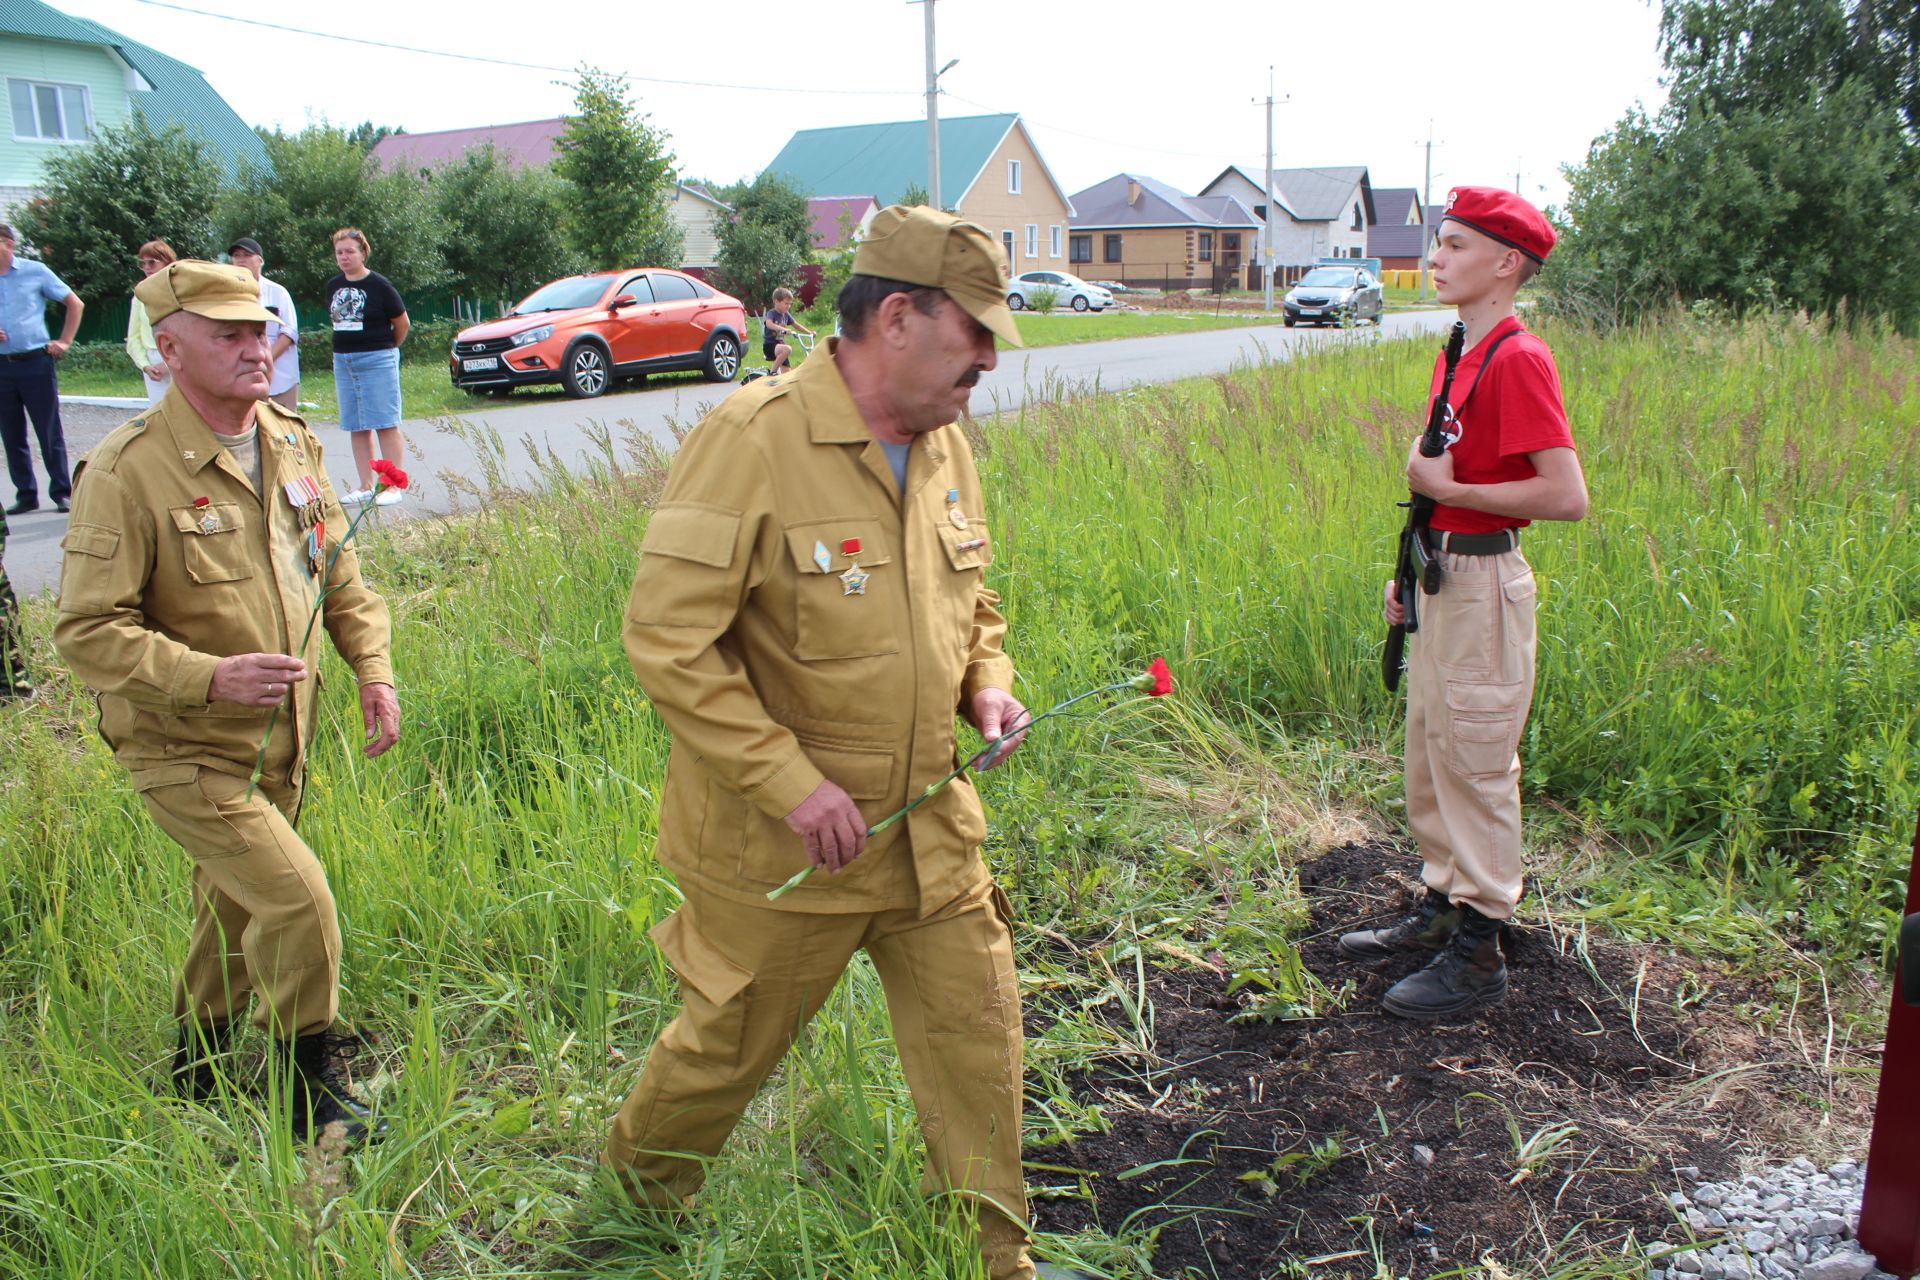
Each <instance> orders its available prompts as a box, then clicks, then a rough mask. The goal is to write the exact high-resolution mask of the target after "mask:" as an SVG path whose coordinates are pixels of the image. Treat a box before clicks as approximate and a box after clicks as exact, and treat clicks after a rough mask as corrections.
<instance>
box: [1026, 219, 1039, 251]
mask: <svg viewBox="0 0 1920 1280" xmlns="http://www.w3.org/2000/svg"><path fill="white" fill-rule="evenodd" d="M1027 256H1028V257H1029V258H1037V257H1039V256H1040V224H1039V223H1037V222H1029V223H1028V224H1027Z"/></svg>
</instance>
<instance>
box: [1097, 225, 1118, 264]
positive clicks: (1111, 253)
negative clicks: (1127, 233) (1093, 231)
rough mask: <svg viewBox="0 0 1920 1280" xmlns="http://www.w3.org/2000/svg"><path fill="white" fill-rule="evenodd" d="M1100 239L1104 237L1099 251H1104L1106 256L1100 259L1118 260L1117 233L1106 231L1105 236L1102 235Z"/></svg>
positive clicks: (1105, 260)
mask: <svg viewBox="0 0 1920 1280" xmlns="http://www.w3.org/2000/svg"><path fill="white" fill-rule="evenodd" d="M1102 239H1104V240H1105V241H1106V243H1105V244H1104V245H1103V246H1102V247H1101V252H1102V253H1104V254H1105V255H1106V256H1105V257H1104V258H1102V259H1101V261H1103V262H1118V261H1120V237H1119V235H1118V234H1116V233H1113V232H1108V233H1107V234H1106V235H1105V236H1103V237H1102Z"/></svg>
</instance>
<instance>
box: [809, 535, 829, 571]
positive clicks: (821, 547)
mask: <svg viewBox="0 0 1920 1280" xmlns="http://www.w3.org/2000/svg"><path fill="white" fill-rule="evenodd" d="M813 562H814V563H815V564H817V565H819V566H820V572H822V573H826V572H828V571H829V570H831V569H832V568H833V553H832V552H831V551H828V550H827V544H826V543H824V542H815V543H814V544H813Z"/></svg>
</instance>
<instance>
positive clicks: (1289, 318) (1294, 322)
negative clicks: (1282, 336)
mask: <svg viewBox="0 0 1920 1280" xmlns="http://www.w3.org/2000/svg"><path fill="white" fill-rule="evenodd" d="M1282 320H1283V322H1284V323H1285V324H1286V326H1287V328H1289V329H1291V328H1293V326H1295V325H1297V324H1299V323H1300V322H1299V321H1298V320H1296V319H1294V318H1293V317H1292V316H1284V317H1282Z"/></svg>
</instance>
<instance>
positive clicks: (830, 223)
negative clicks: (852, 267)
mask: <svg viewBox="0 0 1920 1280" xmlns="http://www.w3.org/2000/svg"><path fill="white" fill-rule="evenodd" d="M942 167H943V168H944V167H945V166H942ZM878 212H880V201H879V198H878V197H875V196H808V197H807V217H809V218H811V219H812V220H813V247H814V248H816V249H838V248H839V247H840V246H841V245H843V244H846V243H847V242H848V241H849V240H858V239H860V237H862V236H864V235H866V234H867V227H868V226H869V225H870V224H871V223H872V222H873V215H874V214H876V213H878Z"/></svg>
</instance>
